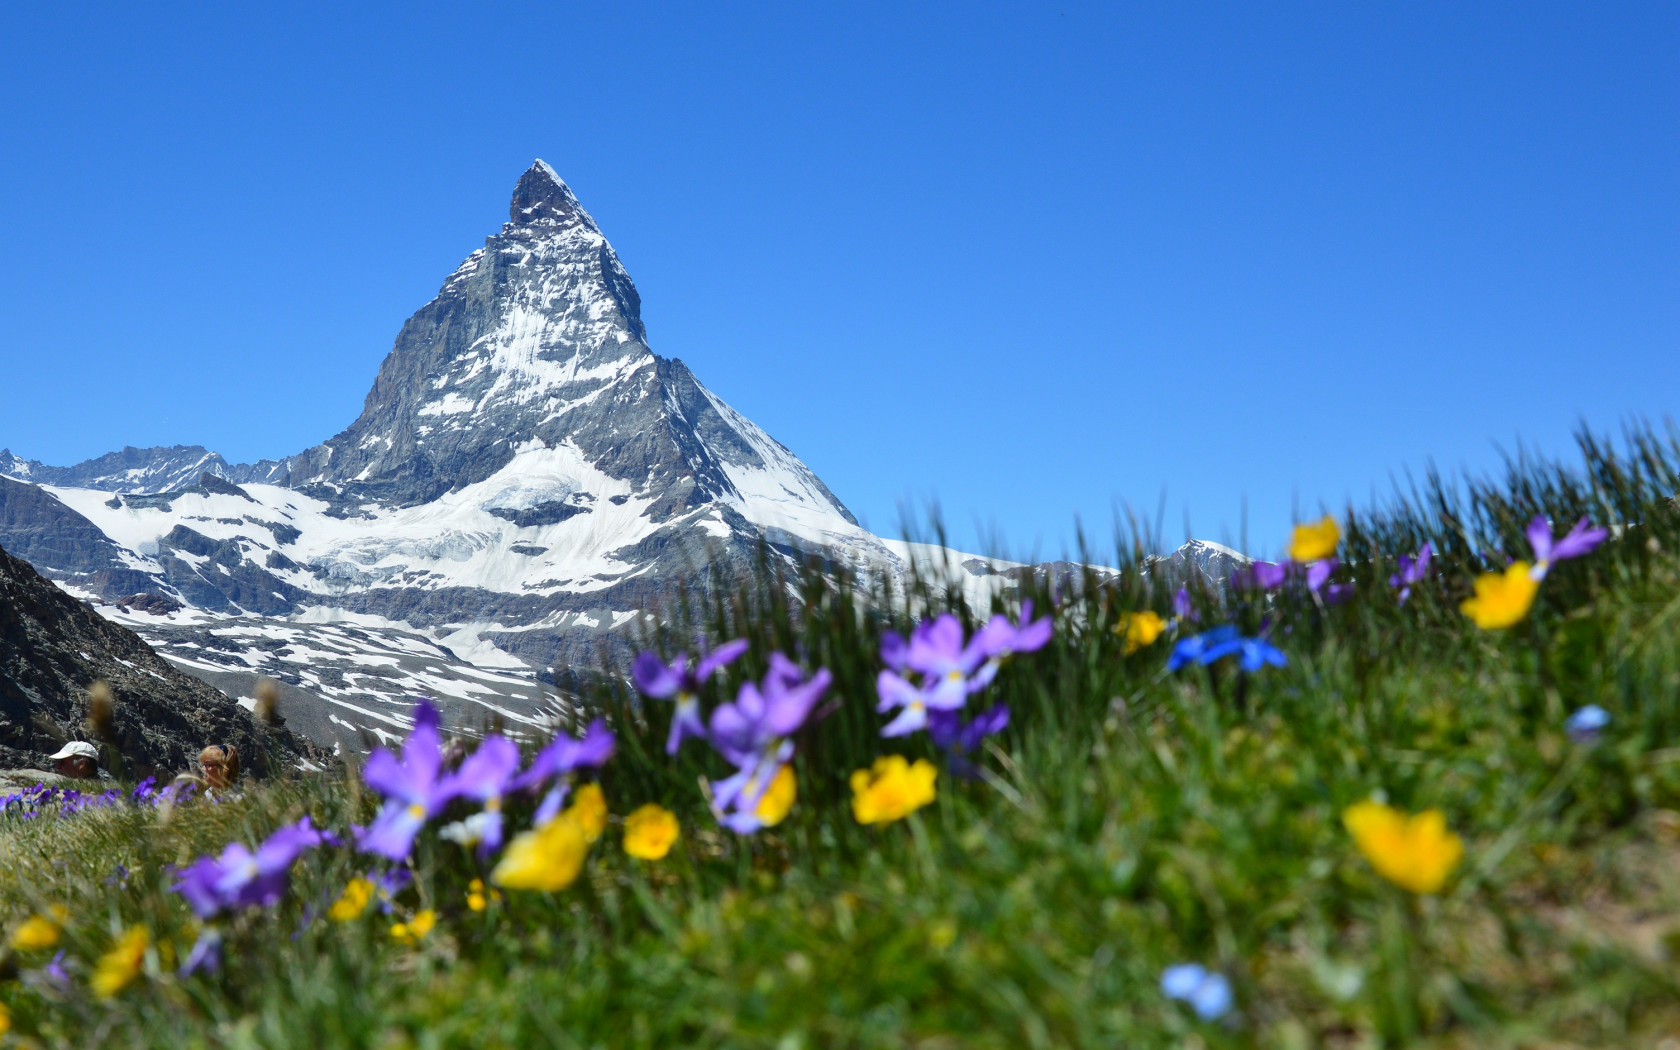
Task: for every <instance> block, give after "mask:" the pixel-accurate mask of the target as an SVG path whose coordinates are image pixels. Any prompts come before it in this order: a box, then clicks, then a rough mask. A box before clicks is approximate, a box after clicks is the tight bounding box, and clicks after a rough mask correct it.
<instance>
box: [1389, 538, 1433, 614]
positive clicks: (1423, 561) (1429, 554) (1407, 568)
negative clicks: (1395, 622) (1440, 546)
mask: <svg viewBox="0 0 1680 1050" xmlns="http://www.w3.org/2000/svg"><path fill="white" fill-rule="evenodd" d="M1434 556H1435V549H1434V548H1433V547H1431V546H1430V545H1429V543H1428V542H1427V541H1426V542H1425V543H1424V545H1423V546H1421V547H1419V548H1418V552H1417V557H1415V558H1414V557H1412V556H1411V555H1409V554H1402V555H1400V571H1399V572H1397V573H1395V574H1394V575H1393V576H1390V577H1389V578H1388V585H1389V586H1390V587H1398V588H1400V604H1401V605H1405V604H1406V599H1407V598H1410V597H1411V596H1412V588H1413V587H1414V586H1416V585H1417V584H1420V583H1422V582H1423V581H1424V580H1425V579H1426V578H1427V577H1428V575H1429V560H1430V559H1431V558H1433V557H1434Z"/></svg>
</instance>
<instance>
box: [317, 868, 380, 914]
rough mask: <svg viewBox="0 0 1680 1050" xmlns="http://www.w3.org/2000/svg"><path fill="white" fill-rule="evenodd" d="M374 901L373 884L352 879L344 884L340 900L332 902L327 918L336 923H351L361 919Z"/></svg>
mask: <svg viewBox="0 0 1680 1050" xmlns="http://www.w3.org/2000/svg"><path fill="white" fill-rule="evenodd" d="M371 900H373V883H371V882H369V881H368V880H367V879H360V878H357V879H351V880H350V881H349V882H347V883H345V884H344V892H343V893H341V894H339V896H338V900H335V901H333V902H332V907H330V908H328V909H327V918H329V919H331V920H332V921H334V922H349V921H350V920H352V919H359V918H361V916H362V913H363V912H365V911H367V906H368V902H369V901H371Z"/></svg>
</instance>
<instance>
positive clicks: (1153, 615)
mask: <svg viewBox="0 0 1680 1050" xmlns="http://www.w3.org/2000/svg"><path fill="white" fill-rule="evenodd" d="M1166 629H1167V621H1165V620H1163V619H1161V614H1160V613H1158V612H1155V611H1154V610H1153V609H1145V610H1144V611H1143V612H1138V613H1121V614H1120V622H1119V623H1117V624H1115V625H1114V633H1115V634H1118V635H1120V636H1121V637H1123V638H1125V639H1126V655H1127V656H1130V655H1132V654H1133V653H1135V652H1137V651H1138V650H1139V649H1142V648H1144V647H1145V646H1150V645H1154V644H1155V639H1157V638H1159V637H1161V632H1162V631H1164V630H1166Z"/></svg>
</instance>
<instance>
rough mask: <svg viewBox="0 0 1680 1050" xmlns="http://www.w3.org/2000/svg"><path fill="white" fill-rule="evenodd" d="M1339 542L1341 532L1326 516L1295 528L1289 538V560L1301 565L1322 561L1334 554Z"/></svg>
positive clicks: (1330, 518) (1334, 521)
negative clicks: (1301, 563)
mask: <svg viewBox="0 0 1680 1050" xmlns="http://www.w3.org/2000/svg"><path fill="white" fill-rule="evenodd" d="M1341 540H1342V530H1341V529H1338V528H1337V527H1336V519H1335V518H1332V517H1331V516H1330V515H1328V514H1326V515H1325V516H1324V517H1322V518H1320V519H1319V520H1318V521H1315V522H1309V523H1308V524H1306V525H1297V526H1295V532H1294V533H1293V534H1292V535H1291V536H1290V537H1289V558H1290V560H1291V561H1298V562H1303V563H1305V562H1309V561H1322V560H1323V559H1325V558H1328V557H1330V555H1332V554H1334V553H1336V544H1338V543H1340V542H1341Z"/></svg>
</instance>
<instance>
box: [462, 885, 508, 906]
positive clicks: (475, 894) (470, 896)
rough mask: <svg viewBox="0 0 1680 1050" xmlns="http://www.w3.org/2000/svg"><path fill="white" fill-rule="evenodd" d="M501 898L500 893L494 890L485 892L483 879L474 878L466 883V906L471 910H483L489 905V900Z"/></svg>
mask: <svg viewBox="0 0 1680 1050" xmlns="http://www.w3.org/2000/svg"><path fill="white" fill-rule="evenodd" d="M501 899H502V895H501V894H500V893H497V892H496V891H495V890H491V891H489V892H488V893H486V892H485V890H484V880H483V879H474V880H472V881H471V882H469V883H467V907H469V908H471V909H472V910H473V911H483V910H484V909H485V908H487V907H489V905H490V902H491V901H499V900H501Z"/></svg>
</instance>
